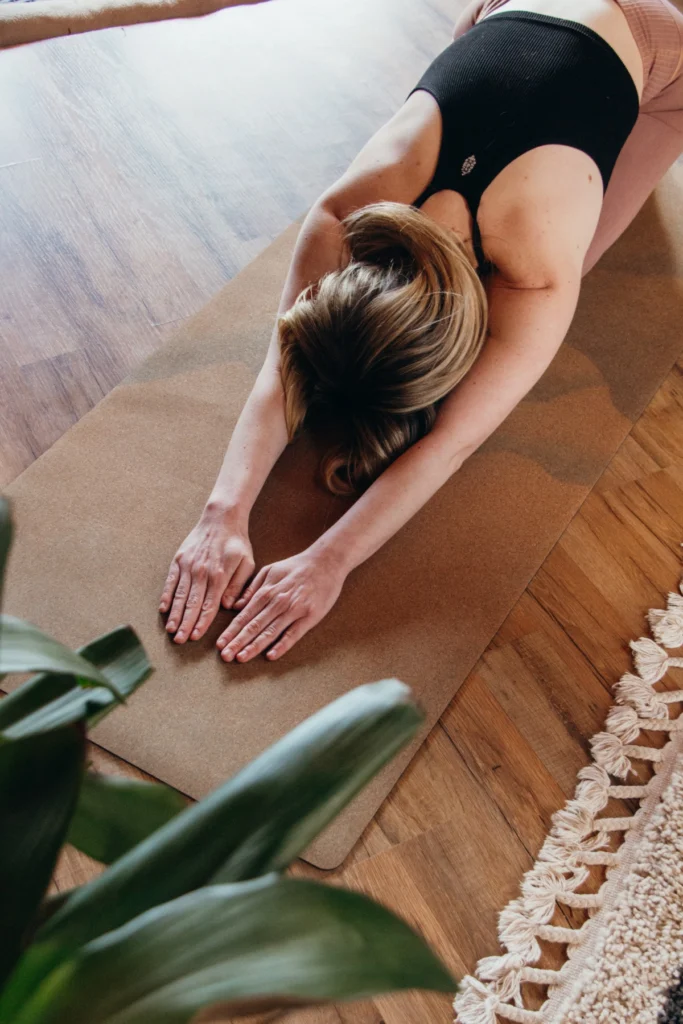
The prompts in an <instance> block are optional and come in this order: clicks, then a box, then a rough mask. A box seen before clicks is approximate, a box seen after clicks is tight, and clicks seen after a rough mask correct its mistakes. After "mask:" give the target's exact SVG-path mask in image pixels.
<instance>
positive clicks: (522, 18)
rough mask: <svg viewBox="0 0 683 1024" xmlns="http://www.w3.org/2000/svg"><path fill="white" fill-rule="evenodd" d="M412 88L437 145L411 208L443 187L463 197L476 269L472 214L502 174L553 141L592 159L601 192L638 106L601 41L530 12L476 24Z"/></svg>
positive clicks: (628, 80)
mask: <svg viewBox="0 0 683 1024" xmlns="http://www.w3.org/2000/svg"><path fill="white" fill-rule="evenodd" d="M417 89H424V90H426V91H427V92H429V93H431V95H432V96H433V97H434V98H435V100H436V101H437V103H438V104H439V108H440V111H441V118H442V137H441V148H440V152H439V157H438V162H437V165H436V170H435V172H434V176H433V178H432V180H431V182H430V183H429V185H428V186H427V188H426V189H425V190H424V192H423V193H422V194H421V195H420V196H419V197H418V199H416V201H415V204H414V205H416V206H419V205H421V204H422V203H423V202H424V201H425V199H427V197H428V196H430V195H433V194H434V193H435V192H439V191H441V190H442V189H452V190H453V191H455V192H459V193H460V194H461V195H462V196H464V198H465V200H466V202H467V204H468V206H469V208H470V211H471V213H472V218H473V221H474V239H473V241H474V244H475V250H477V256H478V258H479V259H480V263H481V262H482V259H484V257H483V253H482V252H481V239H480V237H479V231H478V226H477V210H478V207H479V202H480V200H481V196H482V193H483V192H484V190H485V189H486V187H487V186H488V185H489V184H490V183H491V182H492V181H493V179H494V178H495V177H496V175H497V174H499V173H500V172H501V171H502V170H503V168H504V167H506V166H507V165H508V164H509V163H511V162H512V161H513V160H514V159H516V157H518V156H521V155H522V153H526V152H528V151H529V150H531V149H535V148H536V147H537V146H543V145H547V144H549V143H558V144H561V145H565V146H572V147H574V148H575V149H580V150H582V151H583V152H584V153H587V154H588V155H589V156H590V157H592V158H593V160H594V161H595V163H596V164H597V166H598V168H599V170H600V174H601V176H602V182H603V188H607V183H608V181H609V179H610V175H611V173H612V170H613V168H614V164H615V162H616V159H617V156H618V155H619V152H620V150H621V148H622V146H623V145H624V142H625V141H626V139H627V137H628V135H629V134H630V132H631V130H632V128H633V126H634V124H635V121H636V118H637V116H638V110H639V105H640V104H639V100H638V92H637V89H636V87H635V84H634V82H633V78H632V77H631V75H630V73H629V71H628V69H627V68H626V65H625V64H624V63H623V61H622V60H621V58H620V57H619V55H618V54H617V53H616V51H615V50H613V49H612V47H611V46H610V45H609V43H607V42H606V41H605V40H604V39H603V38H602V36H600V35H598V33H597V32H594V31H593V30H592V29H590V28H587V27H586V26H585V25H581V24H579V23H578V22H575V21H567V20H565V19H563V18H555V17H551V16H550V15H545V14H535V13H531V12H527V11H508V12H501V13H497V14H492V15H490V16H489V17H487V18H485V19H483V20H482V21H481V22H479V23H478V24H476V25H474V26H473V27H472V28H471V29H470V30H469V31H468V32H466V33H465V34H464V35H462V36H460V37H459V38H458V39H456V40H455V42H453V43H451V45H450V46H448V47H447V48H446V49H445V50H444V51H443V52H442V53H441V54H439V56H438V57H437V58H436V60H434V61H433V62H432V64H431V65H430V66H429V67H428V68H427V70H426V71H425V73H424V75H423V76H422V78H421V79H420V81H419V82H418V84H417V85H416V86H415V89H413V90H412V91H411V94H410V95H412V92H415V91H416V90H417ZM484 261H485V260H484Z"/></svg>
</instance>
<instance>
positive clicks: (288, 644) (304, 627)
mask: <svg viewBox="0 0 683 1024" xmlns="http://www.w3.org/2000/svg"><path fill="white" fill-rule="evenodd" d="M312 625H313V620H312V619H310V618H308V617H304V618H303V619H297V620H296V622H293V623H292V625H291V626H290V627H289V629H287V630H285V632H284V633H283V634H282V636H281V637H280V639H279V640H278V642H277V643H276V644H273V646H272V647H271V648H270V650H269V651H268V652H267V654H266V658H268V660H269V661H275V660H276V659H277V658H281V657H282V655H283V654H286V653H287V651H288V650H290V648H292V647H293V646H294V644H295V643H296V642H297V640H300V639H301V637H302V636H303V635H304V633H308V631H309V629H310V628H311V627H312Z"/></svg>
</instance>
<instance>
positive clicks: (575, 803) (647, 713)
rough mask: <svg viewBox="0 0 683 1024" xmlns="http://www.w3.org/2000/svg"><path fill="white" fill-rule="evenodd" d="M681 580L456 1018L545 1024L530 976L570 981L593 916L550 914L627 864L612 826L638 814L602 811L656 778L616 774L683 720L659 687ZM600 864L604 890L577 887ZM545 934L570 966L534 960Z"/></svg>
mask: <svg viewBox="0 0 683 1024" xmlns="http://www.w3.org/2000/svg"><path fill="white" fill-rule="evenodd" d="M679 590H680V591H681V593H680V594H675V593H671V594H669V595H668V600H667V608H666V610H663V609H658V608H653V609H651V610H650V611H649V612H648V622H649V625H650V630H651V633H652V636H653V637H654V639H651V638H649V637H641V638H640V639H639V640H634V641H632V642H631V644H630V647H631V651H632V654H633V664H634V667H635V673H632V672H627V673H626V674H625V675H624V676H622V678H621V679H620V680H619V682H618V683H617V684H616V686H615V687H614V693H615V701H616V704H615V706H614V707H613V708H612V709H611V710H610V712H609V714H608V716H607V722H606V725H605V729H604V731H603V732H600V733H598V734H597V735H596V736H594V737H593V739H592V741H591V753H592V755H593V763H592V764H591V765H588V766H587V767H585V768H582V769H581V771H580V772H579V775H578V783H577V787H576V791H575V793H574V797H573V799H572V800H569V801H568V802H567V804H566V805H565V807H564V809H562V810H560V811H558V812H557V813H556V814H555V815H553V818H552V825H551V829H550V832H549V834H548V836H547V838H546V840H545V842H544V844H543V846H542V848H541V851H540V853H539V855H538V859H537V860H536V863H535V864H534V867H533V868H532V869H531V870H530V871H528V872H527V873H526V875H525V876H524V878H523V880H522V884H521V895H520V896H519V897H517V898H516V899H514V900H512V901H511V902H510V903H509V904H508V906H507V907H506V908H505V910H503V911H502V913H501V914H500V917H499V919H498V938H499V940H500V943H501V945H502V946H503V948H504V949H505V950H506V952H505V953H504V954H503V955H502V956H491V957H485V958H484V959H482V960H480V961H479V963H478V964H477V968H476V971H475V974H476V977H471V976H467V977H465V978H464V979H463V981H462V985H461V989H460V992H459V994H458V995H457V996H456V998H455V1002H454V1004H453V1006H454V1009H455V1012H456V1018H455V1024H497V1022H498V1021H513V1022H515V1024H543V1022H544V1021H545V1020H546V1016H545V1013H544V1009H545V1007H546V1006H547V1005H548V1003H547V1002H546V1003H545V1004H544V1006H542V1007H541V1008H540V1009H538V1010H530V1009H527V1008H526V1007H525V1001H524V997H523V995H522V989H521V986H522V983H523V982H531V983H535V984H538V985H548V986H557V985H559V984H561V983H562V981H563V970H564V968H565V967H566V966H567V965H568V964H569V963H570V958H571V957H572V956H573V954H574V951H579V950H580V948H581V947H582V945H583V944H584V942H586V941H587V938H588V933H589V929H590V927H591V925H592V924H593V918H592V917H589V918H588V919H587V920H586V921H585V923H584V924H583V925H582V927H581V928H577V929H574V928H564V927H557V926H554V925H551V924H550V923H549V922H550V921H551V919H552V917H553V915H554V913H555V911H556V909H557V907H558V906H559V905H564V906H566V907H575V908H576V907H578V908H584V909H586V910H587V911H588V913H589V914H590V913H593V914H594V913H596V912H597V911H598V910H599V908H600V906H601V905H602V900H603V895H604V889H605V886H606V885H607V884H608V882H609V871H610V869H611V868H614V867H616V866H617V865H618V864H619V858H620V855H621V853H622V851H623V849H624V845H623V844H622V846H621V847H620V848H619V850H617V851H616V852H614V853H612V852H610V851H608V850H606V849H605V847H606V846H608V845H609V843H610V833H612V832H615V831H624V834H626V831H627V830H628V829H629V828H630V827H631V825H632V824H633V821H634V815H629V814H626V815H625V816H623V817H618V818H609V817H600V812H601V811H602V810H603V809H604V808H605V806H606V805H607V802H608V800H609V799H610V797H613V798H616V799H622V800H628V799H636V800H638V801H640V802H642V801H643V800H644V799H645V797H646V796H647V794H648V790H649V787H650V785H651V783H652V781H653V779H651V780H650V782H648V784H647V785H638V786H629V785H627V784H625V783H624V782H620V783H615V782H613V781H612V778H611V777H613V778H615V779H621V780H625V779H627V777H628V775H629V774H630V772H631V770H632V766H631V762H632V761H650V762H654V763H657V762H661V761H663V760H664V759H665V758H666V756H667V748H668V746H669V745H670V744H669V743H667V744H666V745H665V746H664V747H663V748H655V747H651V746H642V745H634V742H633V741H634V740H635V739H636V738H637V737H638V735H639V733H640V732H641V730H644V729H647V730H648V731H652V730H659V731H662V732H666V733H668V734H669V736H671V734H672V733H674V732H676V731H678V730H679V729H681V728H683V714H681V717H680V718H670V717H669V705H670V704H674V703H676V702H683V690H675V691H657V690H655V688H654V686H655V683H657V682H659V680H661V679H662V678H663V677H664V675H665V674H666V672H667V671H668V670H669V669H670V668H674V667H679V668H680V667H683V658H673V657H670V656H669V655H668V654H667V651H666V650H665V649H664V648H665V647H669V648H671V647H681V646H683V596H681V595H683V581H682V582H681V584H680V586H679ZM653 778H656V775H655V776H654V777H653ZM639 806H640V804H639ZM591 865H604V866H605V868H606V869H607V872H606V873H607V876H608V877H607V878H606V879H605V881H604V882H603V885H602V886H601V888H600V890H599V891H598V892H597V893H590V894H581V893H578V892H577V891H576V890H577V889H579V888H580V887H581V885H582V884H583V883H584V882H585V881H586V879H587V878H588V874H589V868H590V866H591ZM539 940H540V941H544V942H554V943H564V944H566V945H567V947H568V950H569V952H568V958H567V960H566V962H565V964H564V965H563V967H561V968H559V969H557V970H541V969H538V968H536V967H534V966H533V965H534V964H535V963H537V962H538V960H540V958H541V955H542V951H541V947H540V945H539Z"/></svg>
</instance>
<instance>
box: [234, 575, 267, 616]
mask: <svg viewBox="0 0 683 1024" xmlns="http://www.w3.org/2000/svg"><path fill="white" fill-rule="evenodd" d="M268 569H269V566H267V565H264V567H263V568H262V569H261V571H260V572H258V573H257V574H256V576H254V578H253V580H252V581H251V583H250V584H249V586H248V587H247V589H246V590H245V591H244V593H243V594H242V595H241V596H240V597H238V598H237V600H236V601H235V604H234V607H235V608H236V609H237V610H238V611H239V610H240V608H246V606H247V605H248V604H249V602H250V601H251V599H252V597H253V596H254V594H255V593H256V591H257V590H258V588H259V587H260V586H261V584H262V583H263V581H264V580H265V578H266V573H267V572H268ZM247 579H249V577H248V576H247ZM246 582H247V580H246V579H245V580H244V583H246ZM240 589H241V588H240ZM238 593H239V591H238Z"/></svg>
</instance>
